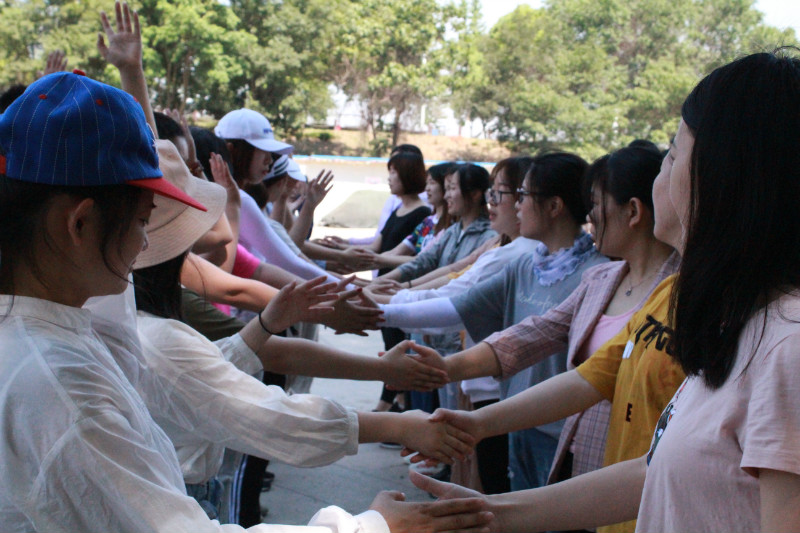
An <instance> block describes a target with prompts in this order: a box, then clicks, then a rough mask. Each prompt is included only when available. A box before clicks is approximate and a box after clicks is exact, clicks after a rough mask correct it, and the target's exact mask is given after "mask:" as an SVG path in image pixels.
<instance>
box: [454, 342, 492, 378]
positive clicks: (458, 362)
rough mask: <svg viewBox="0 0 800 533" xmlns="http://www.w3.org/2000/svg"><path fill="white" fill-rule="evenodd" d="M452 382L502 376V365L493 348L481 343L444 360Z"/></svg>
mask: <svg viewBox="0 0 800 533" xmlns="http://www.w3.org/2000/svg"><path fill="white" fill-rule="evenodd" d="M444 363H445V368H446V369H447V376H448V377H449V378H450V380H451V381H461V380H464V379H472V378H480V377H484V376H498V375H500V363H499V362H498V360H497V356H495V353H494V350H492V347H491V346H489V345H488V344H486V343H485V342H480V343H478V344H476V345H475V346H473V347H472V348H469V349H467V350H464V351H462V352H458V353H455V354H453V355H448V356H447V357H445V358H444Z"/></svg>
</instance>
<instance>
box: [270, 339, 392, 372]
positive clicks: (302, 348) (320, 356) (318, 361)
mask: <svg viewBox="0 0 800 533" xmlns="http://www.w3.org/2000/svg"><path fill="white" fill-rule="evenodd" d="M256 353H257V355H258V357H259V359H261V363H262V364H263V365H264V368H265V369H266V370H270V371H272V372H276V373H278V374H298V375H302V376H313V377H320V378H340V379H356V380H363V381H383V380H384V379H388V376H386V375H385V374H386V366H385V365H383V364H382V363H381V360H380V359H378V358H377V357H368V356H362V355H354V354H351V353H347V352H343V351H341V350H336V349H334V348H329V347H327V346H324V345H322V344H319V343H316V342H310V341H307V340H304V339H284V338H281V337H272V338H270V340H269V342H267V343H266V344H264V345H263V346H261V347H260V348H259V349H258V350H257V351H256Z"/></svg>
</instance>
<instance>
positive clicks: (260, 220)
mask: <svg viewBox="0 0 800 533" xmlns="http://www.w3.org/2000/svg"><path fill="white" fill-rule="evenodd" d="M240 194H241V197H242V210H241V216H240V219H239V242H240V243H241V244H242V246H244V247H245V248H247V251H249V252H250V253H252V254H253V255H255V256H256V257H258V258H260V259H263V260H264V261H266V262H267V263H270V264H272V265H275V266H279V267H281V268H282V269H284V270H287V271H289V272H291V273H292V274H295V275H296V276H300V277H301V278H303V279H306V280H308V279H313V278H316V277H319V276H326V277H327V278H328V281H334V282H338V281H339V279H338V278H335V277H333V276H331V275H330V274H328V273H327V272H325V271H324V270H322V269H321V268H320V267H318V266H317V265H315V264H313V263H309V262H308V261H306V260H304V259H302V258H300V257H298V256H297V254H295V253H294V252H292V250H291V249H290V248H289V247H288V246H287V245H286V243H285V242H283V240H282V239H281V238H280V237H279V236H278V235H277V234H276V233H275V230H274V229H272V227H271V226H270V224H269V222H267V219H266V218H265V217H264V213H262V212H261V210H260V209H259V208H258V204H257V203H256V201H255V200H253V198H252V197H251V196H250V195H249V194H247V193H246V192H244V191H240Z"/></svg>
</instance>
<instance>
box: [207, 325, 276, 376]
mask: <svg viewBox="0 0 800 533" xmlns="http://www.w3.org/2000/svg"><path fill="white" fill-rule="evenodd" d="M214 344H215V345H216V346H217V348H219V350H220V351H221V352H222V355H223V357H224V358H225V360H226V361H229V362H230V363H231V364H232V365H233V366H235V367H236V368H237V369H239V370H241V371H242V372H244V373H245V374H250V375H251V376H255V375H257V374H261V373H262V372H264V365H263V364H262V363H261V359H259V358H258V356H257V355H256V353H255V352H254V351H253V350H251V349H250V347H249V346H248V345H247V343H246V342H244V339H242V336H241V335H239V334H238V333H237V334H235V335H231V336H230V337H224V338H222V339H219V340H217V341H214Z"/></svg>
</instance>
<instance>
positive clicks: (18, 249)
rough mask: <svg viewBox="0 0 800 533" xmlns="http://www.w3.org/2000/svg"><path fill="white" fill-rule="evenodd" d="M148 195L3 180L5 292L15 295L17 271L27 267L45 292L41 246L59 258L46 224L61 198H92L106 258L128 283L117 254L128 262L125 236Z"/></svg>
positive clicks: (0, 234) (1, 287)
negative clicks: (124, 254)
mask: <svg viewBox="0 0 800 533" xmlns="http://www.w3.org/2000/svg"><path fill="white" fill-rule="evenodd" d="M141 194H143V191H142V189H140V188H138V187H132V186H130V185H106V186H97V187H65V186H54V185H43V184H39V183H28V182H24V181H21V180H15V179H11V178H8V177H6V176H5V175H2V174H0V292H2V293H4V294H14V271H15V270H16V269H17V268H18V267H19V266H21V265H24V266H25V268H28V269H29V271H30V272H31V274H32V275H33V276H34V277H35V278H36V279H37V280H38V281H39V282H40V283H42V284H43V285H44V286H47V281H48V280H46V279H44V278H43V276H42V271H41V268H40V264H41V262H42V261H46V260H47V258H45V257H37V255H36V245H37V243H39V242H42V243H43V244H44V245H45V246H47V247H48V248H49V249H50V251H51V252H53V253H59V252H58V250H57V249H56V248H55V246H54V244H53V242H52V240H51V238H50V235H48V233H47V230H46V228H45V224H44V220H45V216H46V214H47V210H48V208H49V206H50V205H51V203H52V201H53V200H54V199H55V198H56V197H57V196H60V195H70V196H74V197H77V198H91V199H92V200H94V203H95V206H96V208H97V209H98V212H99V214H100V220H101V221H102V225H101V228H102V229H101V232H102V233H101V235H100V253H101V256H102V258H103V262H104V263H105V265H106V267H107V268H108V269H109V271H111V272H113V273H114V274H116V275H117V276H119V277H120V278H122V279H127V278H126V276H127V273H126V272H118V271H116V270H115V269H114V267H113V266H112V264H113V261H112V260H111V259H110V257H111V254H112V253H116V254H118V255H119V256H122V246H123V244H124V240H125V235H127V234H128V231H129V229H130V227H131V224H133V223H134V220H135V218H136V209H137V207H138V205H139V198H140V196H141Z"/></svg>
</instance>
